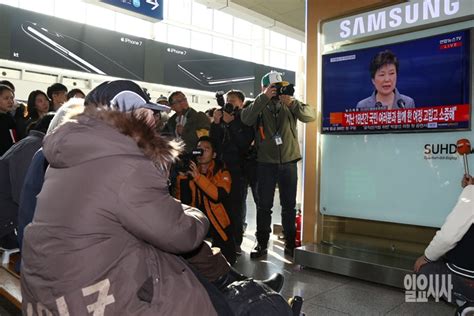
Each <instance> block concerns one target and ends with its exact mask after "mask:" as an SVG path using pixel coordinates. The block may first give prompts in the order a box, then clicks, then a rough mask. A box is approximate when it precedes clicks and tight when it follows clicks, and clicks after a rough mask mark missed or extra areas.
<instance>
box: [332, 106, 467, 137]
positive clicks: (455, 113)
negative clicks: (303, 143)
mask: <svg viewBox="0 0 474 316" xmlns="http://www.w3.org/2000/svg"><path fill="white" fill-rule="evenodd" d="M329 121H330V124H331V126H329V127H323V131H329V132H333V131H337V132H344V131H348V132H349V131H377V130H379V131H390V130H397V131H399V130H407V131H410V130H424V129H425V130H429V129H450V130H452V129H460V128H468V127H469V121H470V105H469V104H459V105H445V106H432V107H423V108H410V109H396V110H372V111H360V110H357V109H356V110H352V111H351V110H349V111H347V112H335V113H330V116H329Z"/></svg>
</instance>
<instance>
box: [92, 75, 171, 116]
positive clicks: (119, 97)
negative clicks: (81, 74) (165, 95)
mask: <svg viewBox="0 0 474 316" xmlns="http://www.w3.org/2000/svg"><path fill="white" fill-rule="evenodd" d="M84 104H85V105H86V106H87V105H89V104H102V105H108V106H109V107H110V108H112V109H114V110H118V111H121V112H130V111H133V110H137V109H140V108H145V109H150V110H153V111H166V112H169V111H170V107H169V106H166V105H163V104H157V103H154V102H151V100H150V97H149V96H148V94H147V93H145V91H143V89H142V88H140V86H139V85H138V84H136V83H135V82H133V81H130V80H114V81H106V82H103V83H101V84H100V85H98V86H97V87H95V88H94V89H93V90H92V91H91V92H89V93H88V94H87V96H86V98H85V101H84Z"/></svg>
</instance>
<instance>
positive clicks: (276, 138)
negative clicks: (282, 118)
mask: <svg viewBox="0 0 474 316" xmlns="http://www.w3.org/2000/svg"><path fill="white" fill-rule="evenodd" d="M275 108H276V106H275ZM267 109H268V110H269V111H270V113H272V115H273V118H274V119H275V126H276V132H275V134H274V135H273V137H272V138H273V141H274V142H275V144H276V145H277V146H280V145H282V144H283V140H282V139H281V135H280V126H279V124H278V115H279V114H280V109H278V110H276V111H272V110H271V109H270V106H269V105H268V104H267Z"/></svg>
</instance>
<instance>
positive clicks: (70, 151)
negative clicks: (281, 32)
mask: <svg viewBox="0 0 474 316" xmlns="http://www.w3.org/2000/svg"><path fill="white" fill-rule="evenodd" d="M137 87H138V86H137V85H135V84H133V83H132V82H130V81H125V80H122V81H113V82H106V83H104V84H101V85H100V86H98V87H97V88H96V89H94V90H93V91H92V92H91V93H90V94H89V95H88V98H86V110H85V112H84V114H81V115H79V116H77V117H76V118H75V120H73V121H70V122H68V123H65V124H64V125H62V126H61V127H59V128H58V129H56V130H55V131H54V132H53V133H52V134H50V135H48V136H46V137H45V140H44V144H43V152H44V156H45V158H46V159H47V161H48V162H49V167H48V170H47V171H46V175H45V181H44V184H43V188H42V190H41V193H40V194H39V196H38V199H37V208H36V212H35V215H34V218H33V222H32V223H31V224H29V225H28V226H27V227H26V228H25V234H24V239H23V250H22V260H23V261H22V269H21V275H22V277H21V288H22V296H23V302H22V308H23V312H24V313H25V314H27V315H36V314H39V315H43V314H44V313H46V314H49V313H48V311H49V312H50V313H52V314H54V315H86V314H93V315H216V314H217V313H216V309H215V308H214V306H213V304H212V302H211V299H210V297H209V295H208V292H207V291H206V289H205V287H204V286H203V284H202V282H201V281H200V280H199V279H198V277H197V276H196V274H195V273H194V272H193V270H192V268H191V267H190V266H189V265H188V263H186V261H185V260H184V259H183V258H182V257H180V256H179V255H180V254H184V253H188V252H190V251H193V250H196V249H199V247H200V246H201V245H202V242H203V239H204V237H205V236H206V233H207V231H208V228H209V222H208V220H207V218H206V216H205V215H204V214H203V213H202V212H201V211H199V210H197V209H194V208H191V207H187V206H184V205H182V204H181V203H180V202H179V201H177V200H175V199H173V198H172V197H171V196H170V194H169V193H168V183H167V179H168V166H169V165H170V164H171V163H172V162H173V161H174V159H175V157H176V156H177V155H178V153H179V150H178V147H177V146H176V145H175V144H173V143H172V142H169V141H167V140H165V139H163V138H161V137H160V136H159V135H158V134H157V133H156V131H155V129H154V128H153V126H152V125H153V124H152V123H151V122H152V120H153V112H152V111H148V110H147V109H152V110H156V109H159V106H158V105H156V104H153V103H151V102H150V101H149V98H148V97H147V96H146V95H144V94H143V91H141V89H139V87H138V88H137ZM106 96H107V102H105V101H104V98H105V97H106ZM110 96H114V97H112V98H110ZM102 101H104V102H102ZM108 101H110V102H108ZM94 103H95V104H94ZM102 105H104V106H102ZM111 109H112V110H111ZM116 110H119V111H116ZM150 113H151V115H150Z"/></svg>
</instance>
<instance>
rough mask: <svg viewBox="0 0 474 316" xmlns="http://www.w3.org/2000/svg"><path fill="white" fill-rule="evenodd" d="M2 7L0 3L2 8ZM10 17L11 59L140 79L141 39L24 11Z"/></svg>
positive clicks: (142, 61) (141, 60)
mask: <svg viewBox="0 0 474 316" xmlns="http://www.w3.org/2000/svg"><path fill="white" fill-rule="evenodd" d="M4 8H5V7H4V6H2V10H3V9H4ZM13 13H14V14H13V15H12V16H11V17H10V30H11V40H10V41H11V43H10V52H11V55H10V59H12V60H15V61H22V62H27V63H33V64H40V65H46V66H53V67H58V68H63V69H71V70H78V71H85V72H89V73H93V74H100V75H110V76H116V77H122V78H130V79H135V80H143V79H144V76H143V69H144V57H145V56H144V54H145V49H144V40H143V39H141V38H137V37H133V36H129V35H123V34H120V33H116V32H111V31H107V30H102V29H100V28H96V27H92V26H88V25H84V24H79V23H74V22H69V21H66V20H62V19H57V18H52V17H50V16H46V15H42V14H36V13H33V12H29V11H24V10H18V9H17V10H14V12H13Z"/></svg>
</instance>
